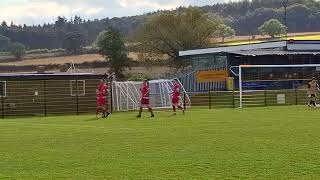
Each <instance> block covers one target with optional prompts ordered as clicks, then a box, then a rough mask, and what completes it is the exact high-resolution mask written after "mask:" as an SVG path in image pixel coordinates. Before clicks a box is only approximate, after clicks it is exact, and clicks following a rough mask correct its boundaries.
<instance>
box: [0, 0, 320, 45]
mask: <svg viewBox="0 0 320 180" xmlns="http://www.w3.org/2000/svg"><path fill="white" fill-rule="evenodd" d="M289 2H290V3H289V4H288V28H289V32H294V33H295V32H319V31H320V2H319V1H316V0H290V1H289ZM182 8H183V7H180V8H178V9H176V10H180V9H182ZM200 8H201V9H202V10H203V11H205V12H207V13H208V14H209V15H210V17H212V18H217V17H219V18H221V19H222V20H223V21H224V22H225V23H226V24H228V25H230V26H231V27H233V28H234V29H235V30H236V35H252V34H257V29H258V27H259V26H260V25H261V24H263V23H264V22H265V21H266V20H269V19H271V18H275V19H278V20H280V21H282V22H283V14H284V9H283V7H282V0H252V1H249V0H244V1H241V2H229V3H222V4H214V5H208V6H203V7H200ZM160 12H161V11H158V12H153V13H147V14H144V15H138V16H131V17H122V18H112V19H109V18H105V19H100V20H98V19H96V20H84V19H82V18H81V17H79V16H75V17H73V18H72V20H67V19H65V18H64V17H58V18H57V21H56V22H55V23H54V24H43V25H39V26H26V25H14V24H11V25H8V22H3V23H1V26H0V35H2V36H6V37H8V38H10V40H11V41H13V42H20V43H23V44H24V45H25V46H26V47H27V49H29V50H30V49H43V48H48V49H57V48H61V47H62V44H63V40H64V39H65V37H66V35H67V34H68V33H69V32H74V31H79V32H81V33H82V34H83V35H84V36H85V39H86V45H91V43H92V42H93V41H94V40H95V39H96V37H97V35H98V33H99V32H101V31H102V30H104V29H106V28H107V27H108V26H111V27H114V28H116V29H119V30H120V31H121V32H122V33H123V34H124V35H128V34H130V33H131V32H134V31H135V30H136V28H137V27H139V26H140V25H142V24H143V23H144V22H145V21H146V20H147V18H148V17H150V16H152V15H153V14H155V13H160ZM4 50H5V49H1V48H0V51H4Z"/></svg>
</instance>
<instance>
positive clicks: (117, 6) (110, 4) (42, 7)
mask: <svg viewBox="0 0 320 180" xmlns="http://www.w3.org/2000/svg"><path fill="white" fill-rule="evenodd" d="M229 1H236V0H0V21H1V22H2V21H7V23H8V24H10V22H11V21H12V22H14V23H15V24H27V25H33V24H34V25H37V24H43V23H44V22H46V23H48V22H49V23H53V22H54V21H55V20H56V19H57V17H58V16H65V17H66V18H67V19H70V18H71V17H72V16H74V15H79V16H81V17H82V18H84V19H102V18H106V17H109V18H112V17H122V16H132V15H139V14H143V13H147V12H152V11H156V10H163V9H175V8H176V7H178V6H189V5H196V6H203V5H212V4H215V3H218V2H220V3H221V2H229Z"/></svg>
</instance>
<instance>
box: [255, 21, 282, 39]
mask: <svg viewBox="0 0 320 180" xmlns="http://www.w3.org/2000/svg"><path fill="white" fill-rule="evenodd" d="M286 29H287V28H286V27H285V26H284V25H283V24H282V23H281V22H280V21H278V20H276V19H270V20H269V21H266V22H265V23H263V25H261V26H260V27H259V29H258V30H259V32H260V34H261V35H269V36H271V38H274V37H275V36H277V35H281V34H284V33H285V32H286Z"/></svg>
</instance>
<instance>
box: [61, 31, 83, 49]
mask: <svg viewBox="0 0 320 180" xmlns="http://www.w3.org/2000/svg"><path fill="white" fill-rule="evenodd" d="M84 43H85V35H84V34H82V33H81V32H78V31H75V32H71V33H68V34H67V35H66V38H65V39H64V41H63V48H65V49H66V50H67V51H69V52H71V53H74V54H75V53H77V52H79V51H81V48H82V47H83V45H84Z"/></svg>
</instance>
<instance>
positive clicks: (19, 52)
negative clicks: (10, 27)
mask: <svg viewBox="0 0 320 180" xmlns="http://www.w3.org/2000/svg"><path fill="white" fill-rule="evenodd" d="M11 54H12V55H13V56H15V57H16V58H19V59H21V58H23V57H24V56H25V55H26V47H25V46H24V45H23V44H21V43H12V44H11Z"/></svg>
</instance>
